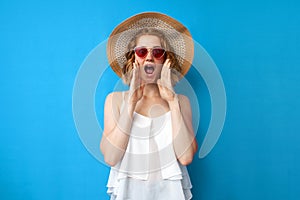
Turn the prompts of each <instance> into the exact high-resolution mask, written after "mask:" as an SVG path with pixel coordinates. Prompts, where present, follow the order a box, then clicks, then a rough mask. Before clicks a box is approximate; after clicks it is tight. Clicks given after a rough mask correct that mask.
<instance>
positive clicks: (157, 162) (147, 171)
mask: <svg viewBox="0 0 300 200" xmlns="http://www.w3.org/2000/svg"><path fill="white" fill-rule="evenodd" d="M121 109H122V107H121ZM107 187H108V190H107V193H108V194H109V195H110V196H111V200H125V199H128V200H129V199H130V200H166V199H172V200H189V199H191V198H192V194H191V191H190V189H191V188H192V184H191V181H190V178H189V175H188V171H187V169H186V166H183V165H181V164H180V163H179V162H178V161H177V158H176V156H175V152H174V149H173V144H172V124H171V112H170V111H169V112H167V113H165V114H164V115H162V116H159V117H155V118H150V117H146V116H143V115H141V114H138V113H134V115H133V123H132V128H131V133H130V138H129V142H128V145H127V149H126V152H125V154H124V156H123V158H122V160H121V161H120V162H119V163H118V164H117V165H116V166H114V167H111V170H110V174H109V179H108V183H107Z"/></svg>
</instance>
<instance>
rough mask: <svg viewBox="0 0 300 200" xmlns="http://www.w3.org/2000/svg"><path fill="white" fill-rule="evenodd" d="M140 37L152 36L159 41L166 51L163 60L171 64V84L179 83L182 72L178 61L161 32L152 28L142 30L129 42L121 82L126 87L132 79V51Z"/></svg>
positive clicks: (133, 58) (133, 55)
mask: <svg viewBox="0 0 300 200" xmlns="http://www.w3.org/2000/svg"><path fill="white" fill-rule="evenodd" d="M142 35H154V36H157V37H158V38H159V39H160V43H161V46H162V47H163V48H164V49H165V50H166V53H165V57H164V59H165V60H166V59H169V60H170V63H171V64H170V68H171V71H172V74H171V81H172V84H173V85H175V84H176V83H177V82H178V81H179V79H180V76H181V70H182V69H181V66H180V65H179V63H178V60H177V58H176V56H175V54H174V53H173V52H174V51H173V49H172V47H171V45H170V44H169V43H168V41H167V40H166V38H165V36H164V34H163V33H162V32H161V31H159V30H157V29H153V28H145V29H142V30H141V31H139V32H138V33H137V34H136V35H135V36H134V37H133V38H132V40H131V41H130V42H129V44H128V51H127V52H126V54H125V57H126V60H127V61H126V63H125V64H124V66H123V68H122V79H123V82H124V83H125V84H127V85H130V81H131V78H132V69H133V63H134V62H135V53H134V50H133V49H134V47H135V46H136V43H137V39H138V38H139V37H141V36H142Z"/></svg>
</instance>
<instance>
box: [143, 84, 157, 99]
mask: <svg viewBox="0 0 300 200" xmlns="http://www.w3.org/2000/svg"><path fill="white" fill-rule="evenodd" d="M143 96H144V97H159V96H160V93H159V89H158V86H157V84H156V83H148V84H146V85H145V87H144V90H143Z"/></svg>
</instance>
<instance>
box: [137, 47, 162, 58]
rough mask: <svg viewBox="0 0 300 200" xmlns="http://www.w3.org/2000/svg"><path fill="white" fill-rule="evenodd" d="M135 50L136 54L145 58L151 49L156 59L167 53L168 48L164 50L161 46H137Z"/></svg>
mask: <svg viewBox="0 0 300 200" xmlns="http://www.w3.org/2000/svg"><path fill="white" fill-rule="evenodd" d="M133 50H134V52H135V54H136V55H137V56H138V57H140V58H145V57H146V56H147V55H148V53H149V52H150V51H151V53H152V55H153V57H154V58H155V59H161V58H162V57H163V56H164V55H165V53H166V50H164V49H163V48H161V47H153V48H146V47H135V48H134V49H133Z"/></svg>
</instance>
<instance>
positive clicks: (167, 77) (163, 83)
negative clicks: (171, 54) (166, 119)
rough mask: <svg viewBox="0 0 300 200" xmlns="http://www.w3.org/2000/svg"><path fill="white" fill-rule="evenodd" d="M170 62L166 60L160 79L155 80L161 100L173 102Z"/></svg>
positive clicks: (173, 93)
mask: <svg viewBox="0 0 300 200" xmlns="http://www.w3.org/2000/svg"><path fill="white" fill-rule="evenodd" d="M170 64H171V63H170V60H169V59H167V60H166V61H165V63H164V65H163V67H162V70H161V75H160V79H158V80H157V84H158V88H159V93H160V96H161V98H163V99H164V100H166V101H168V102H169V101H173V100H174V98H175V92H174V89H173V86H172V79H171V68H170Z"/></svg>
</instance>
